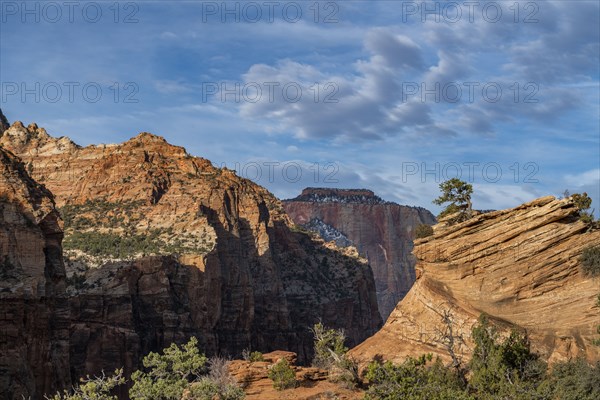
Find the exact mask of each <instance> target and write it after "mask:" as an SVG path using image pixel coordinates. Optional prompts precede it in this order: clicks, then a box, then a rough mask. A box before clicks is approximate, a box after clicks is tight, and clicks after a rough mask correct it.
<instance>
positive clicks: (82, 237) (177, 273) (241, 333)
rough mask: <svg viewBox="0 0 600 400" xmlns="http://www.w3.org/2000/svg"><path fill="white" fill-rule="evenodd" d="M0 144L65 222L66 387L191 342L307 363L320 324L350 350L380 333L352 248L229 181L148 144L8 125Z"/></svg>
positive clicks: (179, 152)
mask: <svg viewBox="0 0 600 400" xmlns="http://www.w3.org/2000/svg"><path fill="white" fill-rule="evenodd" d="M0 145H2V146H3V147H4V148H5V149H10V150H11V151H13V152H14V153H15V154H17V155H18V156H19V157H20V158H21V159H22V162H23V166H22V168H23V169H24V170H25V171H26V172H28V173H29V174H30V175H31V176H32V177H33V178H34V179H36V180H37V181H39V182H40V183H42V184H43V185H45V187H47V188H48V189H49V190H50V191H52V192H53V193H54V195H55V198H56V203H57V205H58V206H59V210H60V212H61V215H62V217H63V218H64V221H65V238H64V241H63V245H64V254H65V265H66V276H67V279H66V283H67V287H66V292H67V295H68V301H69V303H70V308H71V324H70V369H71V376H72V377H73V378H75V377H79V376H81V375H83V374H85V373H98V372H100V370H101V369H104V370H106V371H108V370H111V369H113V368H117V367H120V366H124V367H125V369H126V372H130V371H132V370H134V369H136V368H138V367H139V361H140V358H141V357H142V356H143V355H145V354H146V353H148V352H149V351H157V350H159V349H162V348H163V347H165V346H167V345H168V344H169V343H171V342H173V341H174V342H183V341H186V340H187V338H189V336H192V335H193V336H197V337H198V339H199V342H200V344H201V346H202V349H203V351H205V352H207V353H208V354H223V355H231V356H239V355H240V353H241V352H242V350H244V349H252V350H260V351H270V350H275V349H286V350H291V351H294V352H296V353H298V358H299V361H300V362H303V363H305V362H308V361H309V360H310V358H311V357H312V351H313V350H312V345H313V344H312V334H311V332H310V330H309V328H310V327H311V326H312V325H313V324H314V323H316V322H318V321H319V320H321V321H322V322H323V323H324V324H326V325H328V326H331V327H334V328H343V329H344V330H345V331H346V333H347V335H348V338H349V344H350V345H355V344H358V343H360V342H361V341H362V340H364V339H366V338H367V337H369V336H370V335H372V334H373V333H375V332H376V331H377V329H379V328H380V327H381V324H382V321H381V317H380V314H379V311H378V308H377V299H376V291H375V283H374V279H373V274H372V271H371V269H370V267H369V265H368V264H367V262H366V260H365V259H363V258H361V257H359V255H358V253H357V251H356V249H354V248H352V247H349V248H344V249H340V248H337V247H336V246H333V245H332V244H330V243H325V242H324V241H323V240H322V239H320V238H318V237H317V236H316V235H310V234H307V233H306V232H304V231H299V230H296V229H295V228H294V225H293V223H292V222H291V221H290V220H289V218H288V217H287V215H286V214H285V212H284V211H283V208H282V206H281V203H280V202H279V201H278V200H277V199H276V198H275V197H274V196H273V195H271V194H270V193H269V192H268V191H267V190H266V189H264V188H262V187H260V186H258V185H256V184H254V183H253V182H251V181H249V180H246V179H242V178H240V177H238V176H237V175H236V174H235V172H234V171H231V170H227V169H219V168H215V167H213V166H212V164H211V163H210V162H209V161H208V160H205V159H202V158H197V157H193V156H191V155H189V154H188V153H187V152H186V151H185V149H183V148H181V147H177V146H173V145H170V144H169V143H167V142H166V141H165V140H164V139H163V138H161V137H158V136H154V135H152V134H149V133H142V134H140V135H138V136H136V137H135V138H133V139H131V140H129V141H127V142H125V143H122V144H119V145H97V146H88V147H81V146H78V145H77V144H75V143H73V142H72V141H71V140H70V139H68V138H65V137H61V138H54V137H51V136H50V135H48V134H47V132H46V131H45V130H44V129H43V128H39V127H38V126H37V125H35V124H31V125H29V126H28V127H25V126H24V125H23V124H22V123H20V122H15V123H14V124H13V125H12V126H11V127H10V128H9V129H7V130H6V131H5V132H4V133H3V135H2V136H1V137H0ZM67 353H68V352H67Z"/></svg>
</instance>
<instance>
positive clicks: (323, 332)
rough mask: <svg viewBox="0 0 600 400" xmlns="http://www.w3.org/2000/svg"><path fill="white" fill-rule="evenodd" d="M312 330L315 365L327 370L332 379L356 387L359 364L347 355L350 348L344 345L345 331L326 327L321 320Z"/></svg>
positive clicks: (348, 386) (349, 386) (346, 385)
mask: <svg viewBox="0 0 600 400" xmlns="http://www.w3.org/2000/svg"><path fill="white" fill-rule="evenodd" d="M312 332H313V335H314V339H315V342H314V349H315V357H314V359H313V365H314V366H315V367H317V368H322V369H325V370H327V372H328V377H329V379H330V380H331V381H333V382H340V383H342V384H343V386H345V387H347V388H350V389H351V388H354V387H355V386H356V384H357V383H358V381H359V375H358V364H357V363H356V362H355V361H354V360H352V359H350V358H349V357H348V356H347V355H346V353H347V352H348V348H347V347H346V346H344V342H345V341H346V335H345V334H344V331H343V330H336V329H326V328H325V327H324V326H323V324H322V323H320V322H319V323H318V324H315V326H313V328H312Z"/></svg>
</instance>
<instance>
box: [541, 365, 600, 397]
mask: <svg viewBox="0 0 600 400" xmlns="http://www.w3.org/2000/svg"><path fill="white" fill-rule="evenodd" d="M547 385H548V386H549V387H550V388H551V389H550V391H551V392H552V393H553V395H554V397H552V398H553V399H561V400H597V399H600V362H597V363H596V365H595V366H592V365H589V364H588V363H587V362H586V361H585V360H583V359H576V360H570V361H566V362H562V363H557V364H556V365H554V367H553V369H552V374H551V375H550V377H549V379H548V382H547Z"/></svg>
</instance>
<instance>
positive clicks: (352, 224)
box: [283, 188, 435, 320]
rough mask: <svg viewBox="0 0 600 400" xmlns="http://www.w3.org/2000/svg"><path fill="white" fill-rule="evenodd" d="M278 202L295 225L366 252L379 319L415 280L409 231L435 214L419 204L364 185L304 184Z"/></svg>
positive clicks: (394, 305) (388, 311) (411, 240)
mask: <svg viewBox="0 0 600 400" xmlns="http://www.w3.org/2000/svg"><path fill="white" fill-rule="evenodd" d="M283 206H284V209H285V211H286V212H287V213H288V215H289V216H290V218H291V219H292V220H293V221H294V222H295V223H296V224H298V225H302V226H305V227H306V228H308V229H311V230H316V231H318V232H319V233H320V234H321V235H322V236H324V237H325V238H326V239H327V240H335V241H336V242H337V243H338V244H339V245H345V244H346V245H348V244H352V245H354V246H356V247H357V248H358V249H359V251H360V253H361V254H362V255H364V256H365V257H367V259H368V260H369V264H370V265H371V267H372V269H373V275H374V276H375V286H376V288H377V303H378V305H379V311H380V312H381V315H382V317H383V319H384V320H385V319H386V318H387V317H388V316H389V314H390V313H391V312H392V310H393V309H394V307H396V304H398V301H400V300H401V299H402V298H403V297H404V296H405V295H406V293H407V292H408V291H409V289H410V288H411V286H412V285H413V283H414V282H415V258H414V256H413V255H412V253H411V252H412V248H413V244H412V242H413V237H414V230H415V228H416V226H417V225H419V224H429V225H431V224H433V223H435V217H434V216H433V215H432V214H431V213H430V212H429V211H427V210H426V209H424V208H421V207H409V206H402V205H399V204H396V203H391V202H386V201H383V200H382V199H381V198H379V197H378V196H376V195H375V194H374V193H373V192H372V191H370V190H364V189H325V188H307V189H304V190H303V191H302V194H301V195H300V196H298V197H296V198H295V199H291V200H286V201H284V202H283Z"/></svg>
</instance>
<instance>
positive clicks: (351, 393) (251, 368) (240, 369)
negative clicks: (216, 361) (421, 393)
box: [184, 351, 364, 400]
mask: <svg viewBox="0 0 600 400" xmlns="http://www.w3.org/2000/svg"><path fill="white" fill-rule="evenodd" d="M263 358H264V361H254V362H251V361H245V360H234V361H232V362H231V363H230V364H229V372H230V373H231V375H232V377H233V379H234V380H235V381H236V382H237V383H238V384H239V385H240V386H241V387H242V388H243V389H244V392H245V394H246V397H245V398H246V400H280V399H289V400H310V399H340V400H358V399H363V398H364V392H363V391H361V390H359V389H348V388H346V387H343V384H342V383H335V382H332V381H331V380H329V379H328V372H327V371H326V370H322V369H318V368H313V367H300V366H297V365H295V363H296V354H295V353H292V352H287V351H274V352H271V353H267V354H264V355H263ZM281 359H286V360H287V361H288V363H289V364H290V365H291V368H292V369H293V370H294V372H295V374H296V384H297V386H296V387H295V388H289V389H286V390H285V391H283V392H282V391H279V390H276V389H275V388H274V387H273V381H272V380H271V379H269V377H268V373H269V368H270V367H271V366H273V364H275V363H277V362H278V361H279V360H281ZM184 400H188V399H187V398H186V396H184Z"/></svg>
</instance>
